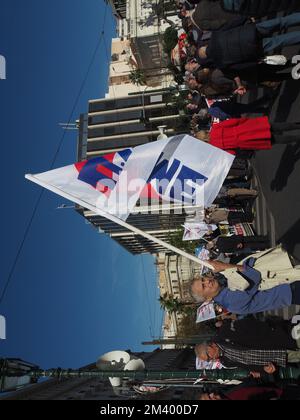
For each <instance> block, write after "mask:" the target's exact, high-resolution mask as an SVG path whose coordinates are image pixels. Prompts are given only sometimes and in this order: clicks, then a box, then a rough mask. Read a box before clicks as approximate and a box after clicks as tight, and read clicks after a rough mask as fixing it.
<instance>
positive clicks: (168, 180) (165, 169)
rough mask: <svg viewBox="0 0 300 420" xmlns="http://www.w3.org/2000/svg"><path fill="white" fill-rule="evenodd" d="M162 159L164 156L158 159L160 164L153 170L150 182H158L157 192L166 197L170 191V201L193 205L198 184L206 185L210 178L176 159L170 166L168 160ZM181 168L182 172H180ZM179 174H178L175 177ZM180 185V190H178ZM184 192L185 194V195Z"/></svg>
mask: <svg viewBox="0 0 300 420" xmlns="http://www.w3.org/2000/svg"><path fill="white" fill-rule="evenodd" d="M161 157H162V155H161V156H160V158H159V159H158V164H157V165H156V166H155V168H154V169H153V171H152V174H151V175H150V178H149V181H148V182H149V183H150V182H152V181H156V184H157V192H158V193H159V194H160V195H162V196H164V197H165V196H166V193H167V190H168V191H169V192H168V196H169V197H170V199H172V200H177V201H183V202H187V201H188V202H190V203H193V202H194V199H195V193H196V184H197V185H200V184H201V183H205V182H206V181H207V180H208V178H207V177H206V176H205V175H203V174H201V173H200V172H197V171H195V170H193V169H191V168H189V167H187V166H185V165H182V163H181V162H180V161H179V160H178V159H174V160H173V162H172V164H171V165H170V166H169V163H170V162H169V161H168V160H167V159H164V160H163V161H160V159H161ZM179 168H180V171H179V172H178V170H179ZM177 172H178V174H177V175H176V176H175V174H176V173H177ZM191 184H194V185H195V187H192V186H191ZM179 185H180V188H178V186H179ZM170 187H171V188H170ZM184 192H185V194H183V193H184Z"/></svg>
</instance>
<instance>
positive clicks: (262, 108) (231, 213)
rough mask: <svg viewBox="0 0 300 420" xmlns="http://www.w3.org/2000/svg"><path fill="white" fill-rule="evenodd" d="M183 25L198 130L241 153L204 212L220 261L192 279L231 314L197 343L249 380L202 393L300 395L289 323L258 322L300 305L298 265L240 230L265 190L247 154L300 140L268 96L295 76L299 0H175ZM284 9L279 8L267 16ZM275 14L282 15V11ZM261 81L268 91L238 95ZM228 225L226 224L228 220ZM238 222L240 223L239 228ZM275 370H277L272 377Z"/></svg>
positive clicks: (194, 130)
mask: <svg viewBox="0 0 300 420" xmlns="http://www.w3.org/2000/svg"><path fill="white" fill-rule="evenodd" d="M176 3H177V6H178V14H179V17H180V19H181V22H182V28H183V30H184V31H185V35H184V36H185V38H186V41H185V56H184V81H185V84H186V86H187V87H188V89H189V93H188V96H187V101H188V103H187V104H186V112H187V113H188V114H189V115H190V118H191V125H190V129H191V134H192V135H193V136H194V137H195V138H197V139H199V140H200V141H205V142H208V143H210V144H211V145H213V146H215V147H218V148H221V149H223V150H225V151H227V152H229V153H232V154H234V155H235V156H236V159H235V162H234V164H233V167H232V169H231V171H230V173H229V175H228V177H227V179H226V181H225V183H224V185H223V188H222V190H221V191H220V194H219V196H218V197H217V199H216V201H215V203H214V205H213V206H212V207H211V208H209V209H207V210H206V213H205V221H206V222H207V224H215V225H217V226H218V229H217V230H215V231H214V232H210V233H209V235H208V236H206V241H207V245H206V248H207V249H208V250H209V251H210V255H211V259H210V260H209V263H210V265H211V266H212V267H213V270H211V271H208V272H207V273H206V274H204V275H203V276H197V277H196V278H194V279H193V281H192V283H191V293H192V296H193V297H194V298H195V300H197V302H199V303H205V302H206V303H208V304H209V303H211V302H213V303H214V304H215V305H218V306H219V307H221V308H223V309H224V310H225V311H227V312H228V313H230V314H234V316H233V319H232V318H230V319H227V320H225V321H224V322H221V323H219V325H218V327H219V331H218V333H217V334H216V336H215V338H214V339H213V341H212V342H210V343H203V344H200V345H197V346H196V348H195V351H196V355H197V357H198V359H199V360H201V361H202V362H207V363H211V362H218V363H215V364H214V363H212V365H211V366H220V365H221V366H222V367H223V368H227V369H234V368H236V369H238V368H244V369H248V370H249V381H247V382H245V383H243V384H242V385H241V386H240V387H238V388H234V389H230V390H229V391H228V392H227V393H226V394H225V393H224V394H204V395H202V396H201V399H203V400H221V399H228V400H239V399H242V400H243V399H244V400H247V399H248V400H250V399H293V398H295V399H299V398H300V392H299V390H298V388H297V387H296V388H287V387H285V388H282V387H281V386H280V385H279V384H278V383H276V375H277V374H278V372H279V369H280V368H286V367H288V366H290V365H293V366H295V364H298V363H300V351H299V348H298V344H299V343H297V341H296V340H295V339H293V338H292V336H293V335H292V328H291V324H290V323H289V324H285V323H284V322H281V320H276V321H274V322H273V323H268V322H266V321H265V322H261V321H259V320H258V319H257V318H256V317H255V316H256V314H258V313H262V312H267V311H273V310H277V309H281V308H285V307H288V306H290V305H293V304H295V305H300V266H298V265H297V263H296V262H295V261H294V260H293V257H292V256H290V255H288V253H287V252H286V251H285V250H284V249H283V247H282V246H277V247H276V248H271V244H270V240H269V238H268V237H265V236H257V235H256V234H255V232H254V230H253V232H252V233H251V234H250V236H249V235H242V234H239V233H235V230H237V229H235V227H236V226H237V225H243V224H251V223H252V222H253V219H254V215H253V203H254V201H255V199H256V197H257V195H258V191H257V190H255V189H253V188H252V183H251V179H252V171H251V166H250V164H249V158H251V157H252V155H253V153H255V152H256V151H259V150H270V149H271V148H272V147H273V146H274V145H276V144H287V143H293V142H298V141H300V118H299V123H293V124H290V123H272V122H271V121H270V119H269V113H270V106H271V104H272V101H273V99H274V96H275V95H276V92H277V89H278V87H279V86H280V85H281V83H282V82H283V81H284V80H286V79H288V78H291V77H292V75H291V71H289V66H290V63H289V60H288V58H286V57H284V56H282V48H283V47H286V46H291V45H298V44H299V45H300V31H299V30H297V29H296V27H297V26H300V12H298V11H300V5H299V3H298V2H294V1H288V2H286V1H284V0H273V1H264V0H177V2H176ZM278 11H282V12H285V13H282V14H280V16H281V17H275V18H272V19H270V18H268V16H269V15H270V14H271V13H274V12H276V13H277V12H278ZM276 13H275V16H278V15H276ZM258 86H264V87H265V88H266V90H265V91H267V93H266V95H265V96H264V97H263V98H261V99H259V100H257V101H255V102H251V103H247V104H245V103H241V102H242V101H241V100H240V99H241V98H242V97H243V96H244V95H245V94H246V93H247V92H248V91H250V90H251V89H253V88H257V87H258ZM226 225H227V226H228V227H229V231H230V232H231V233H230V234H226V235H224V234H222V229H220V228H221V226H222V227H224V226H226ZM232 232H233V233H232ZM270 376H272V378H273V379H274V378H275V381H274V380H273V383H272V384H270Z"/></svg>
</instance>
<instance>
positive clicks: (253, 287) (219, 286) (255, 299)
mask: <svg viewBox="0 0 300 420" xmlns="http://www.w3.org/2000/svg"><path fill="white" fill-rule="evenodd" d="M255 261H256V260H255V258H249V259H248V260H246V261H245V263H244V265H242V266H241V265H237V266H236V265H230V264H224V263H220V262H217V261H209V263H210V264H211V265H212V266H213V267H214V271H215V272H216V273H220V272H222V271H224V270H226V269H228V268H236V269H237V270H238V272H239V273H240V275H241V276H242V277H243V278H244V279H246V280H247V281H248V283H249V287H248V289H247V290H245V291H232V290H230V289H229V288H228V287H227V280H226V278H225V277H224V276H222V275H220V274H215V275H211V276H206V277H199V278H195V279H194V280H193V281H192V284H191V291H192V294H193V296H194V298H195V299H196V300H199V301H203V302H205V301H206V302H210V301H214V302H215V303H217V304H219V305H221V306H222V307H223V308H226V309H227V310H228V311H229V312H232V313H234V314H239V315H249V314H255V313H259V312H265V311H273V310H276V309H281V308H284V307H286V306H290V305H300V271H299V281H296V282H295V283H293V284H284V285H281V286H277V287H274V288H273V289H269V290H266V291H259V286H260V283H261V273H260V272H259V271H257V270H255V268H254V264H255Z"/></svg>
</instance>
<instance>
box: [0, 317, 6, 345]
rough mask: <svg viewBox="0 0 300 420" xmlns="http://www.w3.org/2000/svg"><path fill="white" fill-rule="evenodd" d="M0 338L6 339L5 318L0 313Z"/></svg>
mask: <svg viewBox="0 0 300 420" xmlns="http://www.w3.org/2000/svg"><path fill="white" fill-rule="evenodd" d="M0 340H6V320H5V318H4V316H2V315H0Z"/></svg>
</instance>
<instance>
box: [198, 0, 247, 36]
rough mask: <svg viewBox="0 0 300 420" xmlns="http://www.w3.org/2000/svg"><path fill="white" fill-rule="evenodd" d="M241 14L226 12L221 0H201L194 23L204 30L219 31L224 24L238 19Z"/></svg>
mask: <svg viewBox="0 0 300 420" xmlns="http://www.w3.org/2000/svg"><path fill="white" fill-rule="evenodd" d="M238 17H239V16H238V15H235V14H233V13H229V12H226V11H225V10H224V9H223V7H222V4H221V0H201V1H200V3H199V4H198V5H197V7H196V9H195V11H194V13H193V16H192V21H193V23H194V24H195V25H196V26H197V27H198V28H199V29H201V30H202V31H218V30H219V29H221V28H222V27H223V26H224V25H226V24H228V23H231V22H233V21H236V20H237V18H238Z"/></svg>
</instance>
